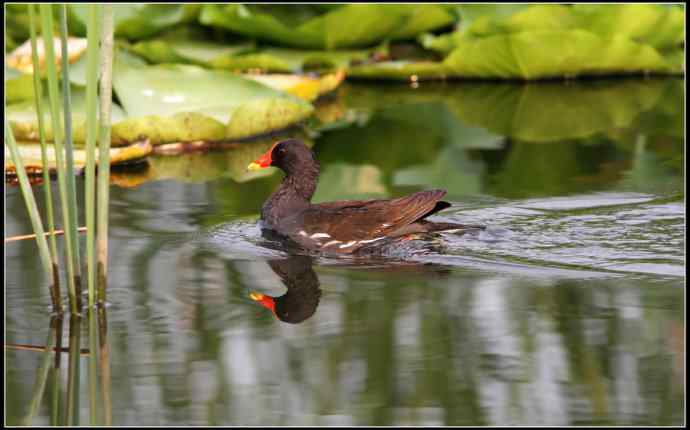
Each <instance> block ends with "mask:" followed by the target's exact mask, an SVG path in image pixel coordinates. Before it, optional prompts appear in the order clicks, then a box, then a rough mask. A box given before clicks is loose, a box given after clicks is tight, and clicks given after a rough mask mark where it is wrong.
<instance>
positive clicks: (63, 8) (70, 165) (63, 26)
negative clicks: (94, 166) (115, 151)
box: [59, 3, 81, 300]
mask: <svg viewBox="0 0 690 430" xmlns="http://www.w3.org/2000/svg"><path fill="white" fill-rule="evenodd" d="M59 10H60V42H61V44H62V102H63V110H64V115H63V119H64V121H65V134H64V137H65V161H66V169H67V172H68V174H67V175H66V177H65V179H66V185H67V199H68V206H67V209H68V210H69V224H68V225H66V228H65V232H66V233H67V234H69V235H70V236H71V237H72V240H71V242H72V258H73V259H74V260H73V261H74V276H75V281H74V283H75V287H76V294H77V300H79V299H80V298H81V261H80V260H81V259H80V258H79V235H78V233H77V228H78V226H79V225H78V224H79V219H78V212H77V189H76V186H75V184H74V181H75V180H74V148H73V144H72V109H71V106H72V103H71V94H70V81H69V47H68V43H67V34H68V30H67V5H66V4H64V3H63V4H62V5H60V8H59Z"/></svg>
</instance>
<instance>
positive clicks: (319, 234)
mask: <svg viewBox="0 0 690 430" xmlns="http://www.w3.org/2000/svg"><path fill="white" fill-rule="evenodd" d="M309 237H311V238H312V239H318V238H320V237H331V235H330V234H328V233H314V234H312V235H311V236H309Z"/></svg>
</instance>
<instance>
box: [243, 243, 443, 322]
mask: <svg viewBox="0 0 690 430" xmlns="http://www.w3.org/2000/svg"><path fill="white" fill-rule="evenodd" d="M268 265H269V266H270V267H271V269H272V270H273V272H275V273H276V274H277V275H278V276H279V277H280V279H281V281H282V282H283V284H284V285H285V286H286V287H287V292H286V293H285V294H283V295H282V296H279V297H272V296H269V295H266V294H262V293H259V292H251V293H250V294H249V297H250V298H251V299H252V300H254V301H256V302H258V303H259V304H261V305H262V306H263V307H265V308H266V309H270V310H271V312H273V314H274V315H275V316H276V317H277V318H278V319H279V320H281V321H283V322H287V323H291V324H299V323H301V322H304V321H306V320H307V319H309V318H311V317H312V316H313V315H314V313H315V312H316V308H317V307H318V306H319V301H320V300H321V288H320V282H319V278H318V276H317V275H316V272H315V271H314V269H313V265H314V257H311V256H306V255H293V256H290V257H287V258H285V259H281V260H271V261H268ZM340 267H341V268H347V270H352V269H355V270H357V271H368V272H370V273H372V274H373V273H379V276H383V277H385V279H387V280H394V281H395V279H396V277H399V279H400V280H403V279H404V280H405V281H410V280H414V279H419V280H425V281H428V280H429V279H433V278H446V277H447V276H448V275H449V274H450V273H451V270H450V269H449V268H448V267H445V266H442V265H436V264H430V263H419V262H410V261H395V262H394V261H385V262H384V261H378V262H376V261H375V260H368V261H366V262H360V264H356V263H354V262H350V264H345V265H342V266H340Z"/></svg>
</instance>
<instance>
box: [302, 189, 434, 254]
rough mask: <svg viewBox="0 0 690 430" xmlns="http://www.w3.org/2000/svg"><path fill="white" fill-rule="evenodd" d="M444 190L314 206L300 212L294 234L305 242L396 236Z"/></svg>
mask: <svg viewBox="0 0 690 430" xmlns="http://www.w3.org/2000/svg"><path fill="white" fill-rule="evenodd" d="M445 193H446V192H445V191H444V190H429V191H421V192H418V193H415V194H411V195H409V196H406V197H401V198H397V199H390V200H349V201H341V202H330V203H321V204H316V205H312V206H311V207H310V208H309V209H307V210H305V211H304V212H302V213H301V214H300V215H299V219H296V220H295V225H299V226H301V229H300V230H299V231H296V232H294V233H293V234H292V235H291V236H295V237H294V238H295V239H296V240H298V242H300V243H301V242H304V241H305V240H310V241H316V240H318V241H319V242H320V244H321V245H322V246H325V244H326V243H328V242H331V241H339V242H340V243H341V244H347V243H351V242H353V241H357V242H360V241H368V240H373V239H377V238H381V237H386V236H394V235H395V232H396V231H397V230H401V229H403V228H404V227H405V226H407V225H409V224H411V223H413V222H415V221H417V220H418V219H420V218H422V217H424V216H425V215H426V214H428V213H429V212H430V211H432V210H433V209H434V208H435V207H436V204H437V202H438V201H439V199H441V197H443V196H444V195H445Z"/></svg>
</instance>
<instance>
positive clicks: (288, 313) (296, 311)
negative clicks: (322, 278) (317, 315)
mask: <svg viewBox="0 0 690 430" xmlns="http://www.w3.org/2000/svg"><path fill="white" fill-rule="evenodd" d="M268 265H269V266H270V267H271V269H272V270H273V271H274V272H275V273H276V274H277V275H278V276H279V277H280V279H281V280H282V281H283V284H284V285H285V286H286V287H287V293H285V294H283V295H282V296H280V297H271V296H268V295H265V294H261V293H257V292H252V293H250V294H249V297H251V298H252V299H253V300H255V301H257V302H259V303H260V304H261V305H262V306H264V307H265V308H267V309H270V310H271V311H272V312H273V314H274V315H275V316H276V317H277V318H278V319H279V320H281V321H283V322H287V323H291V324H298V323H301V322H303V321H304V320H306V319H308V318H310V317H311V316H312V315H314V312H316V307H317V306H318V305H319V300H320V299H321V289H320V288H319V278H318V277H317V276H316V273H315V272H314V269H313V268H312V265H313V261H312V258H311V257H308V256H304V255H295V256H291V257H288V258H286V259H284V260H272V261H269V262H268Z"/></svg>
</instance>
